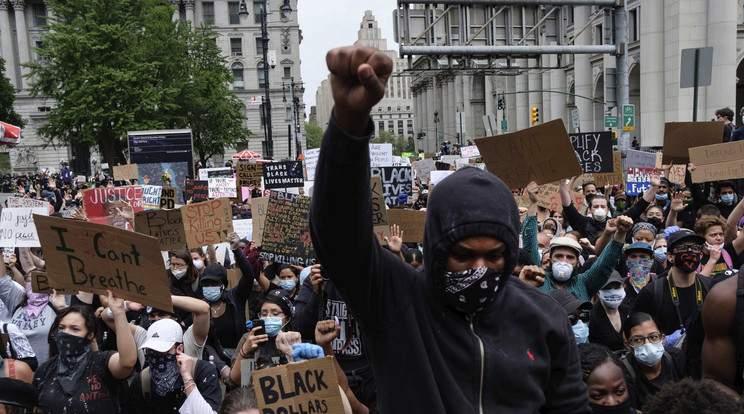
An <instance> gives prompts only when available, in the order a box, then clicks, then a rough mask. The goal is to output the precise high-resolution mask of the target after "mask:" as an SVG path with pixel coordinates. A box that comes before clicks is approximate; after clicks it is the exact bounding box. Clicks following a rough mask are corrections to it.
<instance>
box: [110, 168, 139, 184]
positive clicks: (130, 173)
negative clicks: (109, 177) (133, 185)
mask: <svg viewBox="0 0 744 414" xmlns="http://www.w3.org/2000/svg"><path fill="white" fill-rule="evenodd" d="M137 179H139V172H138V171H137V164H125V165H114V180H116V181H129V180H137Z"/></svg>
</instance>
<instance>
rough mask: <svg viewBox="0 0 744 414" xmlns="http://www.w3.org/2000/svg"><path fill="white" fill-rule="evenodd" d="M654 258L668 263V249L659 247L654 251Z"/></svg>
mask: <svg viewBox="0 0 744 414" xmlns="http://www.w3.org/2000/svg"><path fill="white" fill-rule="evenodd" d="M654 257H655V258H656V260H658V261H660V262H666V259H667V248H666V247H657V248H656V250H654Z"/></svg>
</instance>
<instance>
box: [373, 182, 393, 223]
mask: <svg viewBox="0 0 744 414" xmlns="http://www.w3.org/2000/svg"><path fill="white" fill-rule="evenodd" d="M369 187H370V190H371V191H372V225H373V226H386V225H387V224H388V216H387V208H385V193H384V190H383V189H382V179H381V178H380V177H379V176H375V177H370V180H369Z"/></svg>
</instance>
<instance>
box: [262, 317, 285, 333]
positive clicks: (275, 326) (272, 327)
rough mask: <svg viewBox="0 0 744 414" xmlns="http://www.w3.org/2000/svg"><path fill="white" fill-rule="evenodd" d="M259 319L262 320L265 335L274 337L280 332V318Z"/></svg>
mask: <svg viewBox="0 0 744 414" xmlns="http://www.w3.org/2000/svg"><path fill="white" fill-rule="evenodd" d="M261 319H263V320H264V329H265V330H266V335H269V336H276V335H277V334H278V333H279V331H281V330H282V318H279V317H276V316H267V317H265V318H261Z"/></svg>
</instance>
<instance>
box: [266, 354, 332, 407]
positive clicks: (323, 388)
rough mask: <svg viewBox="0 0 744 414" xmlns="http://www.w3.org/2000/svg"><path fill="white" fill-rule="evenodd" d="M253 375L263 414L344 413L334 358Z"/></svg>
mask: <svg viewBox="0 0 744 414" xmlns="http://www.w3.org/2000/svg"><path fill="white" fill-rule="evenodd" d="M252 374H253V388H254V389H255V390H256V397H258V406H259V407H261V413H262V414H280V413H311V412H326V413H342V412H344V407H343V404H342V403H341V394H340V393H339V388H338V381H337V379H336V368H335V365H334V363H333V357H332V356H326V357H323V358H315V359H309V360H307V361H301V362H293V363H291V364H287V365H279V366H276V367H273V368H267V369H261V370H256V371H253V373H252ZM316 407H317V409H316ZM320 407H322V409H321V408H320Z"/></svg>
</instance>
